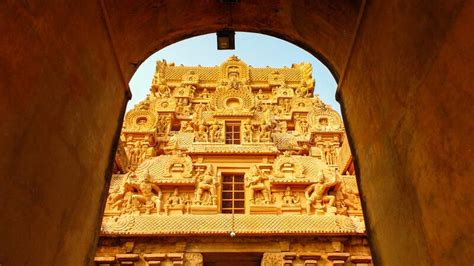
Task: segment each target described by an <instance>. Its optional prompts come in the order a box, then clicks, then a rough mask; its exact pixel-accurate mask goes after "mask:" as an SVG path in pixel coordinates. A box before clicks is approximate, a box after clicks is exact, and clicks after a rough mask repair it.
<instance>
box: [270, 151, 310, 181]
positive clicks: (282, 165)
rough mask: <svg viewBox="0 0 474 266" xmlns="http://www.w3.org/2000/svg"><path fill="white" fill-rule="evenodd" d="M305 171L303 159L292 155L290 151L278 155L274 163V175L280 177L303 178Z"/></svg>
mask: <svg viewBox="0 0 474 266" xmlns="http://www.w3.org/2000/svg"><path fill="white" fill-rule="evenodd" d="M303 171H304V168H303V165H302V164H301V161H299V160H297V159H295V158H294V157H292V156H291V154H290V153H289V152H284V153H283V155H280V156H278V157H277V158H276V159H275V162H274V163H273V175H274V176H275V177H278V178H281V177H296V178H302V177H304V175H303Z"/></svg>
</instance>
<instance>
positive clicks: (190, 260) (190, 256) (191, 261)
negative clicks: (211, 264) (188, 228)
mask: <svg viewBox="0 0 474 266" xmlns="http://www.w3.org/2000/svg"><path fill="white" fill-rule="evenodd" d="M203 261H204V259H203V256H202V254H201V253H188V252H186V253H184V264H183V265H184V266H203Z"/></svg>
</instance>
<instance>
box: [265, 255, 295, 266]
mask: <svg viewBox="0 0 474 266" xmlns="http://www.w3.org/2000/svg"><path fill="white" fill-rule="evenodd" d="M260 265H261V266H280V265H283V254H282V253H280V252H278V253H276V252H269V253H263V257H262V262H261V263H260ZM285 265H288V264H285Z"/></svg>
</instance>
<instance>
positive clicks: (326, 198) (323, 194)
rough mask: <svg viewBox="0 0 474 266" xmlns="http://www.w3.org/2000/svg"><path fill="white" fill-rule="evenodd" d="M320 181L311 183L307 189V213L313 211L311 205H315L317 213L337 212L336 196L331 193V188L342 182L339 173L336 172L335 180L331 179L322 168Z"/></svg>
mask: <svg viewBox="0 0 474 266" xmlns="http://www.w3.org/2000/svg"><path fill="white" fill-rule="evenodd" d="M320 175H321V176H320V177H319V178H318V181H317V182H316V183H314V184H311V185H309V186H308V187H307V188H306V189H305V197H306V213H307V214H310V213H311V207H314V208H315V210H316V212H317V213H335V208H334V201H335V199H336V198H335V196H334V195H329V194H328V192H329V189H331V188H333V187H335V186H337V185H339V184H340V182H341V180H340V176H339V173H337V172H336V174H335V179H334V181H329V180H328V177H327V176H325V174H324V171H323V170H321V172H320Z"/></svg>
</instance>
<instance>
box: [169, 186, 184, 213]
mask: <svg viewBox="0 0 474 266" xmlns="http://www.w3.org/2000/svg"><path fill="white" fill-rule="evenodd" d="M170 208H174V209H183V208H184V199H183V197H181V196H180V195H179V191H178V188H175V189H174V191H173V194H170V196H169V197H168V199H167V200H166V202H165V205H164V209H165V213H166V214H169V209H170Z"/></svg>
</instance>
